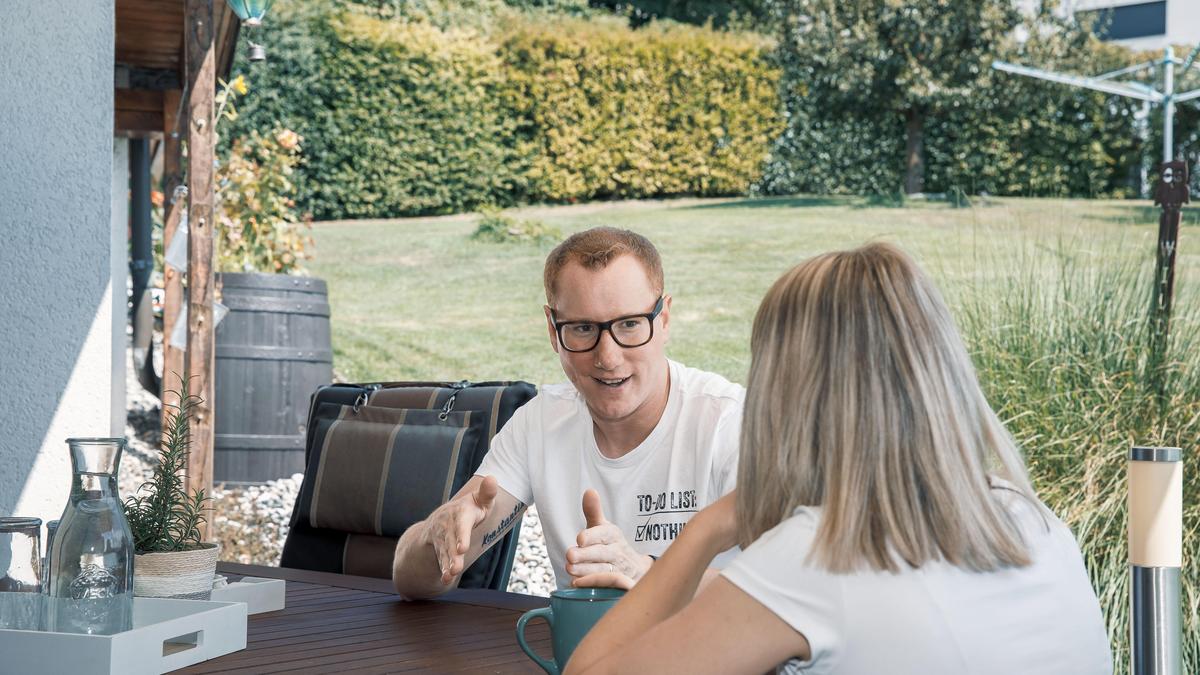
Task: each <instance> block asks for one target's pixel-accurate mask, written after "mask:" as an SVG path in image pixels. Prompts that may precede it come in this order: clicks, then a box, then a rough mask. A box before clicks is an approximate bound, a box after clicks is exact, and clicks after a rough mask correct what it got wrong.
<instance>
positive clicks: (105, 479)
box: [48, 438, 133, 635]
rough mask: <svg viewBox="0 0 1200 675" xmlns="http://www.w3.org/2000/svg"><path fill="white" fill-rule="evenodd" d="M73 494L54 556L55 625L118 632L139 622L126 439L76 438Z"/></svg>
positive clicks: (52, 614)
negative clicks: (120, 473) (122, 473)
mask: <svg viewBox="0 0 1200 675" xmlns="http://www.w3.org/2000/svg"><path fill="white" fill-rule="evenodd" d="M67 445H68V446H69V447H70V451H71V469H72V470H73V471H74V475H73V476H72V478H71V497H70V500H69V501H68V502H67V508H66V509H65V510H64V511H63V514H62V517H61V518H60V519H59V525H58V531H57V532H55V534H54V541H53V552H52V554H51V558H50V593H49V596H50V597H49V598H48V602H49V608H48V609H49V621H48V626H49V628H50V630H53V631H58V632H62V633H87V634H91V635H112V634H114V633H119V632H121V631H125V630H129V629H130V628H132V627H133V535H132V534H131V533H130V531H129V522H128V521H127V520H125V510H124V509H123V508H122V506H121V498H120V496H119V495H118V494H117V467H118V465H119V464H120V462H121V451H122V450H123V449H124V448H125V439H123V438H70V439H67Z"/></svg>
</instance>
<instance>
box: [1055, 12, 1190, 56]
mask: <svg viewBox="0 0 1200 675" xmlns="http://www.w3.org/2000/svg"><path fill="white" fill-rule="evenodd" d="M1064 9H1066V10H1067V11H1069V12H1072V13H1073V14H1074V15H1075V18H1076V19H1078V20H1079V21H1081V22H1089V23H1094V25H1095V26H1096V27H1097V32H1098V34H1099V36H1100V38H1101V39H1104V40H1110V41H1113V42H1118V43H1120V44H1122V45H1125V46H1126V47H1129V48H1131V49H1144V50H1161V49H1162V48H1163V47H1166V46H1167V45H1189V44H1190V45H1194V44H1196V43H1198V42H1200V1H1198V0H1153V1H1151V2H1147V1H1146V0H1067V1H1066V2H1065V3H1064Z"/></svg>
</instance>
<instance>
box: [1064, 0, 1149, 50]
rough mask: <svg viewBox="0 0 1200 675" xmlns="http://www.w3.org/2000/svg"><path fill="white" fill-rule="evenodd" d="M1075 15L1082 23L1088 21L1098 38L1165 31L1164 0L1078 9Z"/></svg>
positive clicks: (1138, 36)
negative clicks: (1084, 9)
mask: <svg viewBox="0 0 1200 675" xmlns="http://www.w3.org/2000/svg"><path fill="white" fill-rule="evenodd" d="M1075 18H1076V19H1077V20H1078V21H1079V22H1080V23H1082V24H1083V25H1085V26H1086V25H1091V26H1092V30H1093V31H1095V33H1096V35H1097V36H1098V37H1099V38H1100V39H1101V40H1128V39H1130V38H1140V37H1150V36H1155V35H1166V33H1167V3H1166V0H1161V1H1160V2H1143V3H1141V4H1138V5H1121V6H1120V7H1108V8H1105V9H1095V10H1090V11H1086V12H1078V13H1076V15H1075Z"/></svg>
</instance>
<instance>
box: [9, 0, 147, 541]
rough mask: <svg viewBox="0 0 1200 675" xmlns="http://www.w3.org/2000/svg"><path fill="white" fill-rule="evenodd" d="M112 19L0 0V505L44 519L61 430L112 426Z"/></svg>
mask: <svg viewBox="0 0 1200 675" xmlns="http://www.w3.org/2000/svg"><path fill="white" fill-rule="evenodd" d="M113 20H114V14H113V0H4V1H3V2H0V516H4V515H28V516H38V517H41V518H43V519H52V518H57V517H58V516H59V514H60V513H61V512H62V507H63V505H64V504H65V502H66V498H67V492H68V488H69V483H70V462H69V460H68V457H67V451H66V445H65V444H64V443H63V441H64V439H66V438H67V437H68V436H109V435H122V434H123V429H124V427H123V424H122V425H119V426H117V427H116V428H114V424H115V423H116V422H117V421H118V420H119V419H121V417H120V415H119V414H116V412H117V411H116V409H115V407H119V408H120V409H123V407H124V401H114V397H113V392H114V385H113V381H114V375H116V376H117V377H123V376H122V374H121V373H119V372H118V373H114V367H118V366H116V365H115V364H117V363H118V362H117V361H116V360H115V359H114V353H113V350H114V342H115V341H114V333H115V331H116V328H117V325H118V323H120V324H121V325H122V326H123V316H124V308H123V304H124V303H123V302H119V303H118V305H117V315H118V316H119V317H121V319H120V321H118V318H117V317H115V316H114V303H113V297H114V287H113V283H112V277H113V272H114V270H116V271H119V272H120V276H119V281H118V283H119V284H120V285H119V286H118V287H117V288H116V289H115V290H116V293H117V296H116V297H118V298H119V299H121V300H123V299H124V297H125V286H124V272H123V271H120V270H121V268H122V266H123V265H124V264H125V263H124V251H125V243H124V242H125V231H124V227H121V228H120V231H119V233H118V232H114V231H113V225H112V215H113V214H112V190H113V181H112V167H113V162H114V159H115V156H114V145H113V132H112V130H113V41H114V28H113ZM118 257H119V258H120V259H119V260H117V258H118ZM121 335H122V336H123V331H122V333H121ZM116 345H117V346H120V347H121V348H122V349H123V342H120V341H116ZM118 369H119V367H118Z"/></svg>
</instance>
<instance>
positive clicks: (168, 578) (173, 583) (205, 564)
mask: <svg viewBox="0 0 1200 675" xmlns="http://www.w3.org/2000/svg"><path fill="white" fill-rule="evenodd" d="M220 553H221V547H220V546H218V545H217V544H202V545H201V548H198V549H193V550H191V551H173V552H171V553H145V554H142V555H135V556H134V557H133V594H134V595H135V596H138V597H141V598H179V599H185V600H208V598H209V594H210V593H212V584H213V575H215V574H216V572H217V556H218V555H219V554H220Z"/></svg>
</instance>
